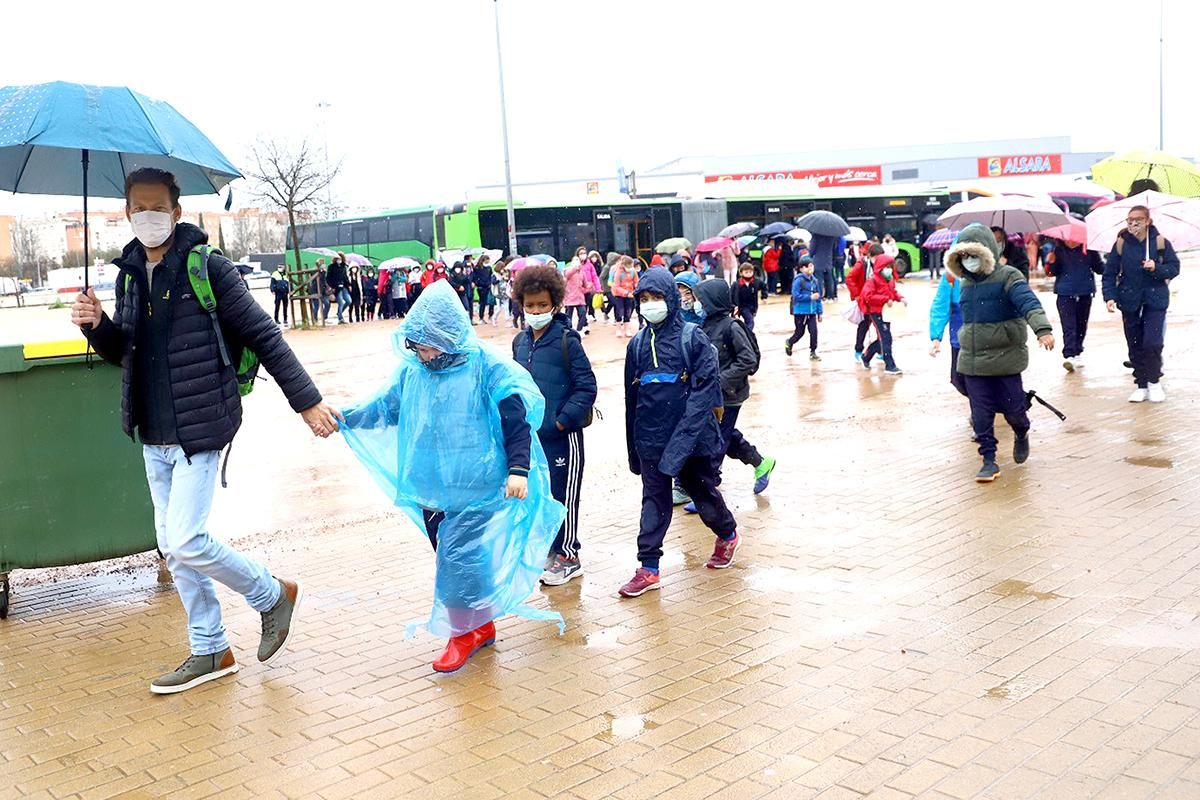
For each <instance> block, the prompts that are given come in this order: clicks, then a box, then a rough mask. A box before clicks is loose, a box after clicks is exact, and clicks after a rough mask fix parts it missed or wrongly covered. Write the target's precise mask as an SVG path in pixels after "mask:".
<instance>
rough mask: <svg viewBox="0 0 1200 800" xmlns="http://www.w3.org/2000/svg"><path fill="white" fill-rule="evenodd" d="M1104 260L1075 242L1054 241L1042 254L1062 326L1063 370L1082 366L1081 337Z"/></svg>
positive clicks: (1090, 312) (1102, 269) (1068, 370)
mask: <svg viewBox="0 0 1200 800" xmlns="http://www.w3.org/2000/svg"><path fill="white" fill-rule="evenodd" d="M1103 272H1104V262H1103V261H1102V260H1101V259H1100V254H1099V253H1097V252H1096V251H1095V250H1092V251H1090V252H1089V251H1086V250H1084V249H1083V248H1082V247H1080V246H1079V244H1078V243H1077V242H1055V244H1054V249H1053V250H1051V251H1050V255H1049V256H1047V257H1046V273H1047V274H1049V275H1053V276H1054V295H1055V299H1056V300H1057V302H1058V318H1059V319H1060V320H1061V321H1062V329H1063V369H1065V370H1066V371H1067V372H1074V371H1075V370H1077V369H1079V368H1080V367H1082V366H1083V363H1082V362H1081V361H1080V360H1079V357H1080V356H1081V355H1082V354H1083V340H1084V337H1086V336H1087V328H1088V319H1089V318H1090V317H1091V315H1092V298H1093V297H1095V296H1096V276H1097V275H1099V274H1101V273H1103Z"/></svg>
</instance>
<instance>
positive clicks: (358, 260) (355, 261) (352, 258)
mask: <svg viewBox="0 0 1200 800" xmlns="http://www.w3.org/2000/svg"><path fill="white" fill-rule="evenodd" d="M346 263H347V264H350V265H351V266H355V267H369V266H371V259H369V258H367V257H366V256H360V255H359V254H358V253H346Z"/></svg>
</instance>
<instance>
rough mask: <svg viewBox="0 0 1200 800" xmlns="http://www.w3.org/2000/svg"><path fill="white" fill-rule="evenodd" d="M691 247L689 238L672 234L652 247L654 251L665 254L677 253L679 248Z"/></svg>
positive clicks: (688, 248)
mask: <svg viewBox="0 0 1200 800" xmlns="http://www.w3.org/2000/svg"><path fill="white" fill-rule="evenodd" d="M691 249H692V242H691V240H689V239H685V238H683V237H682V236H673V237H671V238H670V239H663V240H662V241H661V242H659V243H658V246H657V247H655V248H654V252H656V253H661V254H662V255H664V256H665V255H670V254H672V253H678V252H679V251H680V250H691Z"/></svg>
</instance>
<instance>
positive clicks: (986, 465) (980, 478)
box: [975, 458, 1000, 483]
mask: <svg viewBox="0 0 1200 800" xmlns="http://www.w3.org/2000/svg"><path fill="white" fill-rule="evenodd" d="M998 477H1000V468H999V467H998V466H996V460H995V459H994V458H985V459H984V460H983V466H982V467H980V468H979V472H976V473H975V482H976V483H991V482H992V481H994V480H996V478H998Z"/></svg>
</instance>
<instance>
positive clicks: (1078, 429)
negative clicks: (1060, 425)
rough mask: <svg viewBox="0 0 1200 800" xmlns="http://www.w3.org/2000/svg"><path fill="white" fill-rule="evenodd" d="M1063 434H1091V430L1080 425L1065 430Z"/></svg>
mask: <svg viewBox="0 0 1200 800" xmlns="http://www.w3.org/2000/svg"><path fill="white" fill-rule="evenodd" d="M1065 432H1066V433H1069V434H1071V433H1091V432H1092V429H1091V428H1084V427H1083V426H1081V425H1073V426H1071V427H1070V428H1067V430H1066V431H1065Z"/></svg>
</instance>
